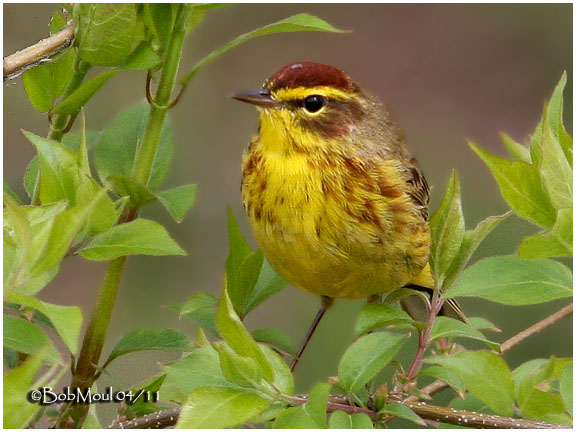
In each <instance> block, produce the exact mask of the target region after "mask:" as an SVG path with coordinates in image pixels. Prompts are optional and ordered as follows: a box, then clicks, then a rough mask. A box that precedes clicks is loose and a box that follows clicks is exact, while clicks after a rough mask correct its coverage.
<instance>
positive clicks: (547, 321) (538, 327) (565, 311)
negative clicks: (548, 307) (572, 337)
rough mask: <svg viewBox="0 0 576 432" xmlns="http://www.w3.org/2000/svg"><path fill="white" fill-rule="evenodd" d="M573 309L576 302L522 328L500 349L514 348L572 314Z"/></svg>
mask: <svg viewBox="0 0 576 432" xmlns="http://www.w3.org/2000/svg"><path fill="white" fill-rule="evenodd" d="M573 309H574V304H573V303H570V304H569V305H568V306H566V307H564V308H562V309H560V310H559V311H558V312H556V313H554V314H552V315H550V316H549V317H548V318H544V319H543V320H542V321H540V322H537V323H536V324H534V325H533V326H531V327H528V328H527V329H526V330H522V331H521V332H520V333H518V334H517V335H516V336H512V337H511V338H510V339H508V340H507V341H506V342H504V343H503V344H502V345H500V351H502V352H504V351H508V350H509V349H510V348H512V347H513V346H514V345H517V344H519V343H520V342H522V341H523V340H524V339H526V338H528V337H530V336H532V335H533V334H536V333H538V332H540V331H542V330H543V329H545V328H546V327H549V326H551V325H552V324H554V323H555V322H556V321H558V320H560V319H562V318H564V317H565V316H568V315H570V314H571V313H572V310H573Z"/></svg>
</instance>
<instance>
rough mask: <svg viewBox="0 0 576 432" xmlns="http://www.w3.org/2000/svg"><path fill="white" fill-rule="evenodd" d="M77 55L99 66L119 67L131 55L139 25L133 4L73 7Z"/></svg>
mask: <svg viewBox="0 0 576 432" xmlns="http://www.w3.org/2000/svg"><path fill="white" fill-rule="evenodd" d="M74 22H75V23H76V26H77V29H76V41H77V42H76V43H77V45H78V53H79V55H80V56H81V57H82V59H84V60H85V61H87V62H89V63H92V64H94V65H98V66H118V65H121V64H123V63H124V62H125V61H126V59H127V58H128V56H129V55H130V53H131V51H132V48H133V45H134V38H135V36H136V26H137V22H138V18H137V14H136V5H135V4H134V3H79V4H77V5H75V7H74Z"/></svg>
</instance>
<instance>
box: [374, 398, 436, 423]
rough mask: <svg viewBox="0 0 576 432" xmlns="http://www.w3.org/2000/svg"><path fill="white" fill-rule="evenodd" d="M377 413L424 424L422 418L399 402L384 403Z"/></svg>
mask: <svg viewBox="0 0 576 432" xmlns="http://www.w3.org/2000/svg"><path fill="white" fill-rule="evenodd" d="M379 413H382V414H389V415H393V416H395V417H399V418H402V419H404V420H408V421H411V422H412V423H416V424H417V425H420V426H426V423H424V420H422V419H421V418H420V417H419V416H418V415H417V414H416V413H415V412H414V411H412V410H411V409H410V408H408V407H407V406H406V405H402V404H399V403H394V404H387V405H384V408H382V409H381V410H380V411H379Z"/></svg>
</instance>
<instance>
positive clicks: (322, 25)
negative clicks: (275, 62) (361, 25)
mask: <svg viewBox="0 0 576 432" xmlns="http://www.w3.org/2000/svg"><path fill="white" fill-rule="evenodd" d="M297 31H323V32H336V33H342V32H343V31H342V30H338V29H337V28H335V27H332V26H331V25H330V24H328V23H327V22H326V21H324V20H321V19H320V18H317V17H315V16H313V15H309V14H305V13H303V14H298V15H293V16H291V17H289V18H285V19H283V20H280V21H277V22H275V23H273V24H269V25H267V26H264V27H260V28H259V29H256V30H252V31H251V32H248V33H244V34H243V35H241V36H238V37H237V38H236V39H234V40H232V41H230V42H228V43H227V44H225V45H222V46H221V47H220V48H218V49H216V50H214V51H212V52H211V53H210V54H208V55H207V56H206V57H204V58H203V59H202V60H200V61H199V62H198V63H197V64H196V66H194V67H193V68H192V70H191V71H190V72H188V73H187V74H186V75H185V76H184V78H182V80H181V81H180V82H181V84H183V85H186V84H188V82H189V81H190V80H191V79H192V77H194V75H196V73H197V72H198V71H199V70H200V69H202V68H203V67H204V66H206V65H207V64H208V63H210V62H212V61H213V60H214V59H216V58H217V57H219V56H220V55H221V54H224V53H225V52H226V51H228V50H230V49H232V48H234V47H235V46H237V45H240V44H242V43H244V42H246V41H248V40H250V39H252V38H255V37H259V36H264V35H267V34H273V33H285V32H297Z"/></svg>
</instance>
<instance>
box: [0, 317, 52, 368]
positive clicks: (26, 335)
mask: <svg viewBox="0 0 576 432" xmlns="http://www.w3.org/2000/svg"><path fill="white" fill-rule="evenodd" d="M4 346H5V347H6V348H10V349H13V350H16V351H18V352H22V353H24V354H36V353H38V352H39V351H41V350H42V349H43V348H45V347H48V348H47V353H46V355H47V358H48V359H49V360H50V362H52V363H60V362H61V361H62V360H61V358H60V354H59V353H58V351H56V348H55V347H54V344H52V341H51V340H50V339H49V338H48V336H46V334H45V333H44V332H43V331H42V330H40V329H39V328H38V326H36V324H34V323H32V322H30V321H28V320H25V319H24V318H19V317H15V316H11V315H4Z"/></svg>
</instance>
